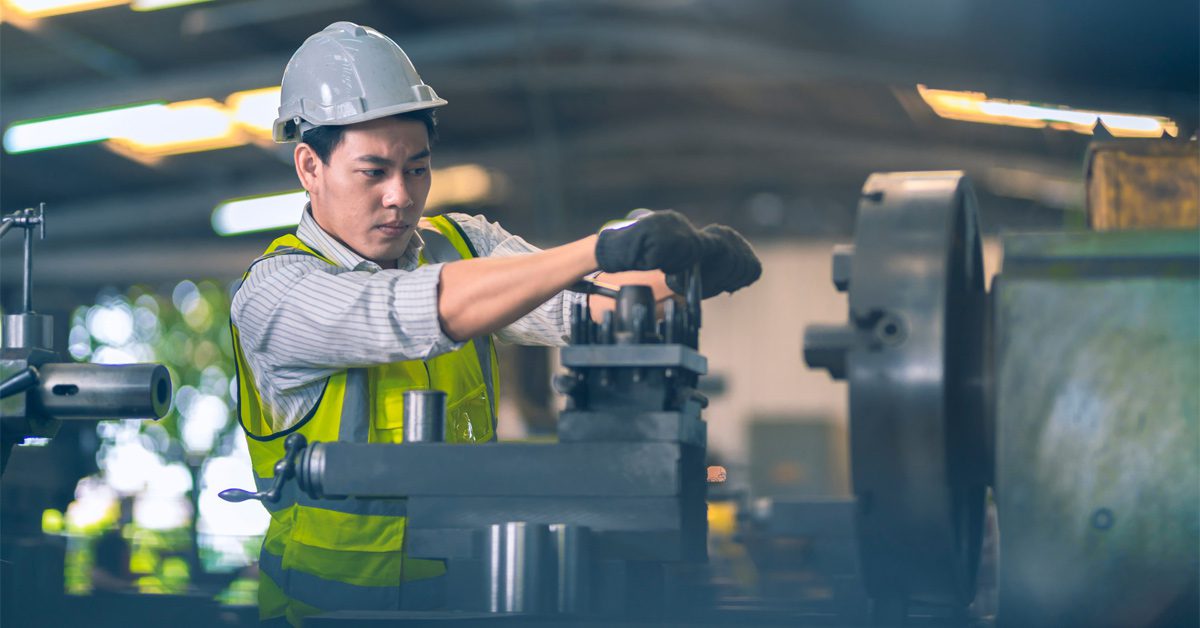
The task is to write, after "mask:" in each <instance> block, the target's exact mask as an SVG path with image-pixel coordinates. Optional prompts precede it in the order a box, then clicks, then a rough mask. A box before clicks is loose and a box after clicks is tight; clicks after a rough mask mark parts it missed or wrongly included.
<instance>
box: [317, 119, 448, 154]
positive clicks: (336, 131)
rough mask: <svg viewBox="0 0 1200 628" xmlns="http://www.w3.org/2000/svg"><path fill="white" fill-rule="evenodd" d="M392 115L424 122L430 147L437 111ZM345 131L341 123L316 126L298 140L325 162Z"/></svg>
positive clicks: (434, 135) (433, 138)
mask: <svg viewBox="0 0 1200 628" xmlns="http://www.w3.org/2000/svg"><path fill="white" fill-rule="evenodd" d="M392 117H393V118H400V119H403V120H416V121H418V122H422V123H424V124H425V130H426V131H428V132H429V145H430V146H431V147H432V146H433V143H434V142H436V141H437V137H438V135H437V112H436V111H434V110H433V109H418V110H417V111H409V112H407V113H398V114H396V115H394V116H392ZM345 131H346V125H342V124H337V125H334V124H330V125H326V126H317V127H313V128H311V129H309V130H307V131H305V132H304V136H303V137H302V138H300V141H301V142H304V143H305V144H308V145H309V146H311V147H312V149H313V152H314V153H316V154H317V157H320V158H321V163H326V164H327V163H329V156H330V155H331V154H333V149H335V148H337V147H338V144H341V143H342V134H343V133H345Z"/></svg>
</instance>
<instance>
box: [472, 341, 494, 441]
mask: <svg viewBox="0 0 1200 628" xmlns="http://www.w3.org/2000/svg"><path fill="white" fill-rule="evenodd" d="M472 340H473V342H472V343H471V344H473V345H475V355H476V357H478V358H479V368H480V370H481V371H482V372H483V385H484V386H487V396H488V407H489V408H490V409H491V411H492V437H491V438H489V439H488V441H489V442H491V441H495V440H496V392H495V391H494V390H492V383H493V382H495V381H496V380H494V379H492V337H491V335H484V336H480V337H478V338H474V339H472Z"/></svg>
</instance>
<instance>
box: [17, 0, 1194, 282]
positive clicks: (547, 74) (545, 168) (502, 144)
mask: <svg viewBox="0 0 1200 628" xmlns="http://www.w3.org/2000/svg"><path fill="white" fill-rule="evenodd" d="M6 1H12V0H6ZM4 8H5V9H6V12H7V15H5V16H4V17H3V24H2V25H0V123H2V124H3V126H4V127H5V128H8V127H9V126H10V125H12V124H13V123H14V122H17V121H21V120H27V119H31V118H41V117H45V116H53V115H60V114H69V113H74V112H80V111H86V110H91V109H96V108H102V107H111V106H114V105H121V104H127V103H133V102H140V101H147V100H162V101H167V102H178V101H185V100H193V99H199V98H213V99H216V100H221V99H224V98H226V97H227V96H228V95H229V94H232V93H235V92H239V91H242V90H251V89H256V88H262V87H269V86H273V85H278V81H279V77H280V75H281V73H282V69H283V66H284V65H285V63H286V62H287V60H288V58H289V56H290V55H291V53H292V51H294V50H295V48H296V47H297V46H298V45H299V44H300V43H301V42H302V41H303V40H304V38H305V37H306V36H308V35H309V34H311V33H313V32H316V31H317V30H319V29H321V28H322V27H324V26H325V25H327V24H329V23H331V22H333V21H336V20H342V19H348V20H352V21H355V22H359V23H362V24H366V25H370V26H373V27H375V28H377V29H379V30H381V31H382V32H384V33H386V34H388V35H390V36H392V37H393V38H394V39H396V41H397V42H398V43H399V44H400V45H401V46H402V47H403V48H404V49H405V50H406V51H407V52H408V53H409V55H410V57H412V59H413V61H414V63H415V64H416V65H417V67H418V68H419V70H420V72H421V74H422V76H423V78H424V79H425V81H426V82H427V83H429V84H430V85H432V86H434V87H435V88H436V89H437V91H438V92H439V94H440V95H442V96H443V97H445V98H446V99H447V100H449V101H450V106H448V107H446V108H445V109H444V110H442V112H441V114H440V115H441V141H440V144H439V146H438V148H437V150H436V160H435V167H438V166H452V165H456V164H476V165H479V166H483V167H484V168H486V169H488V170H489V171H490V172H491V173H493V175H494V180H495V181H502V182H503V185H499V186H497V187H495V188H494V189H493V193H492V194H491V195H490V196H488V197H487V198H483V199H480V200H478V201H475V202H469V203H467V204H466V205H460V206H459V207H460V208H463V209H468V210H481V211H486V213H487V214H488V215H489V216H490V217H492V218H493V219H498V220H500V221H501V222H503V223H504V224H505V225H506V226H508V227H509V228H510V229H512V230H513V231H515V232H518V233H522V234H524V235H526V236H528V237H529V238H530V239H531V240H533V241H535V242H539V243H543V244H549V243H553V242H556V241H561V240H564V239H566V238H569V237H572V236H578V235H580V234H583V233H586V232H588V231H590V230H593V229H595V228H596V227H597V226H598V225H600V224H602V223H603V222H604V221H605V220H608V219H611V218H613V217H616V216H619V215H621V214H623V213H624V212H625V211H628V210H629V209H631V208H633V207H638V206H647V207H675V208H679V209H683V210H685V211H687V212H688V213H689V214H690V215H691V216H692V217H693V218H694V219H695V220H696V221H698V222H708V221H713V220H720V221H723V222H727V223H731V224H733V225H735V226H737V227H738V228H739V229H742V230H743V231H745V232H747V233H748V234H750V235H751V236H752V237H754V238H756V239H758V240H765V239H769V238H780V237H796V238H830V237H845V236H846V235H848V234H849V233H850V232H851V230H852V227H853V220H854V208H855V205H856V202H857V192H858V188H859V187H860V186H861V184H862V182H863V181H864V180H865V178H866V176H867V175H868V174H869V173H871V172H873V171H879V170H925V169H963V170H965V171H967V173H968V174H970V175H971V176H972V177H973V178H974V179H975V181H976V185H977V187H978V189H979V190H980V196H981V204H982V207H983V213H982V217H983V222H984V228H985V230H987V231H989V232H993V233H994V232H997V231H1001V230H1005V229H1013V228H1021V229H1029V228H1054V227H1056V226H1059V225H1062V224H1064V223H1066V224H1072V222H1074V223H1076V224H1078V223H1079V222H1081V219H1078V218H1073V216H1077V215H1078V214H1079V208H1080V203H1081V200H1082V187H1081V180H1082V165H1083V156H1084V152H1085V150H1086V147H1087V144H1088V142H1089V141H1090V140H1091V138H1090V137H1089V136H1088V135H1084V134H1080V133H1076V132H1071V131H1063V130H1056V129H1050V128H1016V127H1010V126H998V125H989V124H977V123H973V122H966V121H957V120H948V119H943V118H940V117H938V116H937V115H935V114H934V113H933V111H932V110H931V109H930V107H929V106H928V105H927V104H926V102H925V101H923V100H922V98H921V97H920V95H919V94H918V92H917V85H918V84H923V85H927V86H929V87H930V88H938V89H951V90H971V91H976V92H985V93H986V94H987V95H988V97H996V98H1003V99H1010V100H1015V101H1028V102H1033V103H1056V104H1063V105H1070V106H1073V107H1078V108H1083V109H1089V110H1096V111H1111V112H1123V113H1131V114H1151V115H1156V116H1166V117H1170V118H1172V119H1173V120H1175V121H1176V122H1177V124H1178V126H1179V129H1180V130H1179V132H1178V134H1179V135H1181V136H1183V137H1187V136H1190V135H1191V134H1192V133H1194V131H1195V128H1196V124H1197V112H1198V111H1200V101H1198V91H1200V89H1198V86H1197V77H1198V76H1200V70H1198V67H1197V59H1198V56H1200V55H1198V53H1200V46H1198V44H1197V31H1198V24H1200V17H1198V9H1197V5H1196V3H1195V2H1194V1H1193V2H1189V1H1178V2H1177V1H1174V0H1167V1H1163V2H1158V3H1154V4H1151V5H1137V6H1134V5H1130V4H1129V3H1118V2H1095V1H1084V0H1062V1H1058V2H1053V3H1047V2H1041V1H1038V0H1011V1H1009V2H1004V3H996V2H983V1H978V2H961V1H958V0H920V1H914V2H904V3H895V2H885V1H872V0H849V1H843V2H782V1H765V0H762V1H760V0H746V1H740V2H727V1H721V0H657V1H653V2H646V1H634V0H619V1H607V2H600V1H581V2H567V1H563V0H556V1H549V0H507V1H483V0H473V1H468V0H453V1H438V2H407V1H399V0H391V1H388V0H250V1H242V2H237V1H224V0H215V1H212V2H203V3H198V4H192V5H187V6H179V7H174V8H169V9H163V10H158V11H148V12H139V11H132V10H131V9H130V7H129V6H127V5H120V6H115V7H109V8H104V9H98V10H92V11H86V12H80V13H74V14H69V15H59V16H54V17H46V18H41V19H35V20H30V19H23V18H20V16H14V14H13V12H12V11H11V9H9V7H8V6H7V5H6V6H5V7H4ZM290 159H291V157H290V151H289V150H288V147H278V146H272V145H270V144H269V143H267V142H262V141H256V142H247V143H243V144H242V145H239V146H235V147H230V148H223V149H220V150H207V151H200V152H193V153H188V154H181V155H174V156H169V157H165V158H161V159H158V160H135V159H130V158H128V157H126V156H124V155H122V154H120V153H119V152H116V151H114V150H112V148H111V146H110V145H109V144H107V143H95V144H87V145H79V146H71V147H65V148H57V149H53V150H43V151H38V152H28V153H21V154H10V153H9V152H7V151H5V152H3V153H2V156H0V209H3V211H4V212H5V213H8V212H11V211H13V210H15V209H19V208H21V207H25V206H28V205H31V204H36V203H38V202H45V203H46V204H47V216H48V231H47V237H48V239H47V240H46V242H45V243H44V244H39V248H38V251H39V256H40V257H39V259H38V262H37V263H38V281H39V282H41V284H40V285H43V286H45V289H47V290H54V289H56V287H57V288H58V289H60V290H67V289H70V290H74V291H76V292H86V291H91V293H92V294H94V292H95V290H96V289H97V287H99V286H102V285H106V284H112V285H117V286H120V285H124V284H128V283H131V282H139V281H150V282H154V281H168V280H171V279H179V278H183V277H189V276H190V277H199V276H213V277H218V278H231V277H233V276H236V274H237V273H238V272H239V270H240V269H241V268H242V267H244V265H245V263H246V262H247V261H248V260H249V259H251V258H252V257H254V255H255V254H256V253H257V252H258V251H261V249H262V248H263V245H264V243H265V242H266V241H269V240H270V238H272V237H274V235H275V234H276V233H278V231H276V232H267V233H260V234H254V235H244V236H233V237H221V236H218V235H216V234H215V233H214V231H213V228H212V226H211V224H210V220H211V215H212V212H213V209H214V207H215V206H217V205H218V204H219V203H221V202H222V201H223V200H226V199H230V198H235V197H244V196H250V195H256V194H265V193H271V192H278V191H284V190H289V189H295V188H296V187H297V184H296V183H295V180H294V175H293V171H292V167H291V165H290ZM435 186H436V183H435ZM19 253H20V246H19V242H18V237H17V236H15V235H10V236H8V237H6V238H5V241H4V243H3V246H2V248H0V254H2V257H0V260H2V262H3V265H4V268H3V272H2V276H3V278H4V280H5V285H4V289H5V294H6V302H5V304H6V305H8V303H9V300H8V297H9V296H11V295H12V294H13V291H14V289H15V288H16V284H15V280H16V279H17V277H19V266H20V264H19V263H17V262H18V261H19V259H20V258H19ZM75 298H86V295H77V296H75Z"/></svg>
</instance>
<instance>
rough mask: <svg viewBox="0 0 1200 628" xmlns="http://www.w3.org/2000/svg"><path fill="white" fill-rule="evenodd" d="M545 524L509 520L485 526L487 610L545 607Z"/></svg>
mask: <svg viewBox="0 0 1200 628" xmlns="http://www.w3.org/2000/svg"><path fill="white" fill-rule="evenodd" d="M549 532H550V530H549V526H547V525H545V524H536V523H526V522H524V521H509V522H507V523H494V524H492V525H491V526H489V527H488V537H487V546H486V548H485V549H486V551H487V553H486V555H485V560H486V563H487V573H486V578H485V582H486V584H487V596H488V610H489V611H490V612H493V613H539V612H542V611H544V610H545V609H546V606H547V605H546V603H545V602H546V601H547V597H548V596H547V593H548V591H549V589H547V588H546V587H545V586H544V585H545V583H546V580H545V578H546V576H547V575H548V574H549V573H551V572H550V569H548V567H550V564H549V563H548V560H547V559H548V558H549V557H550V552H549V547H548V546H549Z"/></svg>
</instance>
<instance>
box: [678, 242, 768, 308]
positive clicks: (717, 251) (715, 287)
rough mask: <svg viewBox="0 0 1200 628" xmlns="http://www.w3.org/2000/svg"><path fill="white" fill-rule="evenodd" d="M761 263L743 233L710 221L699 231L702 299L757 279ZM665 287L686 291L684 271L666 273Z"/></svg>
mask: <svg viewBox="0 0 1200 628" xmlns="http://www.w3.org/2000/svg"><path fill="white" fill-rule="evenodd" d="M760 276H762V263H761V262H759V261H758V256H757V255H755V254H754V249H752V248H750V243H749V242H747V241H746V238H743V237H742V234H740V233H738V232H737V231H735V230H733V229H731V228H729V227H726V226H725V225H709V226H707V227H705V228H704V229H702V230H701V231H700V284H701V288H702V289H701V296H702V297H703V298H705V299H707V298H709V297H715V296H717V295H718V294H721V293H722V292H735V291H737V290H740V289H742V288H745V287H746V286H748V285H750V284H752V283H754V282H756V281H758V278H759V277H760ZM667 287H669V288H671V289H672V290H674V291H675V292H676V293H678V294H685V293H686V290H687V286H686V285H684V283H683V275H681V274H680V275H671V274H668V275H667Z"/></svg>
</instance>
